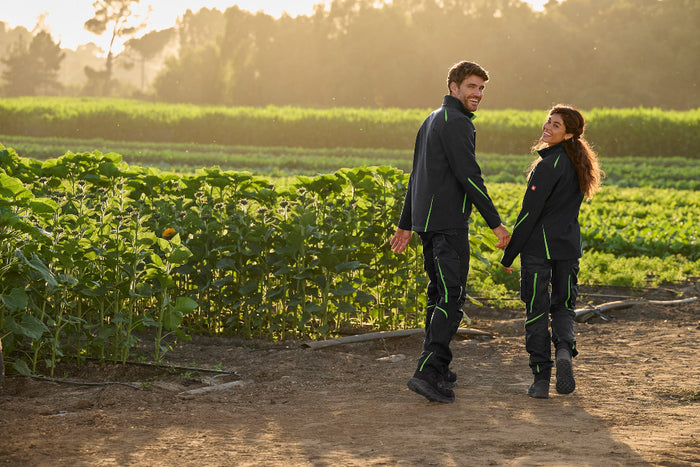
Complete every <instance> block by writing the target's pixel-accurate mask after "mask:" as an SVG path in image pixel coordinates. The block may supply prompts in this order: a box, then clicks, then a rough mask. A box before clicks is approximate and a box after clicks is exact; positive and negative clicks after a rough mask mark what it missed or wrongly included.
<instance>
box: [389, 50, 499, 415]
mask: <svg viewBox="0 0 700 467" xmlns="http://www.w3.org/2000/svg"><path fill="white" fill-rule="evenodd" d="M488 79H489V76H488V73H487V72H486V71H485V70H484V69H483V68H481V66H479V65H478V64H476V63H472V62H467V61H463V62H460V63H457V64H456V65H454V66H453V67H452V68H451V69H450V71H449V73H448V75H447V88H448V90H449V95H447V96H445V97H444V100H443V103H442V107H441V108H439V109H437V110H435V111H434V112H432V113H431V114H430V115H429V116H428V118H426V119H425V121H424V122H423V124H422V125H421V127H420V130H419V131H418V135H417V137H416V144H415V149H414V153H413V168H412V170H411V176H410V178H409V182H408V190H407V191H406V198H405V200H404V204H403V209H402V211H401V218H400V219H399V224H398V228H397V229H396V233H395V234H394V236H393V237H392V239H391V241H390V244H391V249H392V250H393V251H394V252H395V253H402V252H403V251H404V250H405V249H406V246H407V245H408V242H409V241H410V239H411V233H412V231H416V232H417V233H418V235H419V236H420V238H421V242H422V244H423V263H424V268H425V271H426V273H427V274H428V278H429V279H430V282H429V284H428V290H427V304H426V320H425V340H424V342H423V352H422V354H421V356H420V358H419V359H418V368H417V369H416V371H415V373H414V375H413V377H412V378H411V379H410V380H409V381H408V387H409V388H410V389H411V390H412V391H415V392H417V393H418V394H420V395H422V396H424V397H426V398H427V399H428V400H430V401H437V402H445V403H449V402H454V397H455V396H454V391H452V389H450V387H451V386H454V385H455V384H456V380H457V376H456V374H455V373H453V372H452V371H450V370H449V365H450V362H451V361H452V352H451V351H450V341H451V340H452V337H453V336H454V334H455V333H456V332H457V329H458V327H459V323H460V321H461V320H462V310H461V308H462V305H463V304H464V301H465V299H466V290H465V288H466V284H467V273H468V272H469V216H470V215H471V210H472V205H474V206H476V208H477V209H478V210H479V213H480V214H481V216H482V217H483V218H484V220H485V221H486V223H487V224H488V226H489V227H490V228H491V229H492V230H493V232H494V234H496V237H497V238H498V244H497V245H496V246H497V247H498V248H505V246H506V245H507V244H508V242H509V241H510V233H509V232H508V230H507V229H506V228H505V226H504V225H503V224H502V223H501V218H500V216H499V215H498V211H497V210H496V208H495V207H494V205H493V202H492V201H491V199H490V198H489V196H488V192H487V190H486V186H485V185H484V180H483V178H482V177H481V169H480V168H479V164H477V162H476V157H475V152H474V140H475V130H474V125H473V124H472V119H473V118H474V114H473V112H475V111H476V110H477V109H478V107H479V103H480V102H481V99H482V97H483V96H484V87H485V83H486V81H488Z"/></svg>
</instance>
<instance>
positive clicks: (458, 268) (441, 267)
mask: <svg viewBox="0 0 700 467" xmlns="http://www.w3.org/2000/svg"><path fill="white" fill-rule="evenodd" d="M419 235H420V237H421V240H422V241H423V254H424V267H425V270H426V273H427V274H428V278H429V279H430V284H429V286H428V295H429V301H430V302H431V305H432V303H434V304H435V307H434V308H432V309H431V310H427V314H428V315H429V320H427V321H426V333H425V340H424V342H423V353H422V354H421V358H420V360H419V365H420V367H421V368H420V369H421V371H424V372H426V371H428V372H435V373H440V374H443V375H444V374H445V373H446V372H447V369H448V367H449V364H450V362H451V361H452V352H451V350H450V341H451V340H452V337H453V336H454V334H455V332H456V331H457V328H458V326H459V322H460V321H461V319H462V316H463V313H462V311H461V305H462V304H463V299H464V288H465V286H466V278H467V273H468V271H469V242H468V240H469V239H468V235H467V232H466V231H449V232H421V233H419ZM433 300H434V302H433ZM428 357H429V358H428ZM426 359H427V361H426Z"/></svg>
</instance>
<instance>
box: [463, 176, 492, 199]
mask: <svg viewBox="0 0 700 467" xmlns="http://www.w3.org/2000/svg"><path fill="white" fill-rule="evenodd" d="M467 180H469V183H471V184H472V185H473V186H474V188H476V189H477V191H478V192H479V193H481V195H482V196H483V197H484V198H486V199H489V197H488V196H486V193H484V192H483V191H481V188H479V187H478V186H477V184H476V183H474V182H473V181H472V179H471V178H467Z"/></svg>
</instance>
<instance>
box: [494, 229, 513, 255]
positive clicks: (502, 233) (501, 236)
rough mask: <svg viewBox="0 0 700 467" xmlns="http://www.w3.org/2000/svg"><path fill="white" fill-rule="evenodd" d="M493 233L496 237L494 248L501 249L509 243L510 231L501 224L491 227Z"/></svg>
mask: <svg viewBox="0 0 700 467" xmlns="http://www.w3.org/2000/svg"><path fill="white" fill-rule="evenodd" d="M493 233H494V234H496V237H498V243H496V248H500V249H503V248H505V247H507V246H508V243H510V232H508V229H506V227H505V226H504V225H503V224H501V225H499V226H498V227H496V228H495V229H493Z"/></svg>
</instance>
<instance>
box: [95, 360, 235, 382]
mask: <svg viewBox="0 0 700 467" xmlns="http://www.w3.org/2000/svg"><path fill="white" fill-rule="evenodd" d="M87 360H96V361H101V362H107V363H118V364H120V365H121V364H126V365H140V366H150V367H154V368H162V369H165V370H178V371H197V372H200V373H216V374H219V375H236V376H238V377H240V375H239V374H238V373H236V372H235V371H225V370H216V369H210V368H196V367H190V366H178V365H170V364H164V363H155V362H137V361H134V360H127V361H126V362H122V361H120V360H100V359H98V358H92V357H88V358H87Z"/></svg>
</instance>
